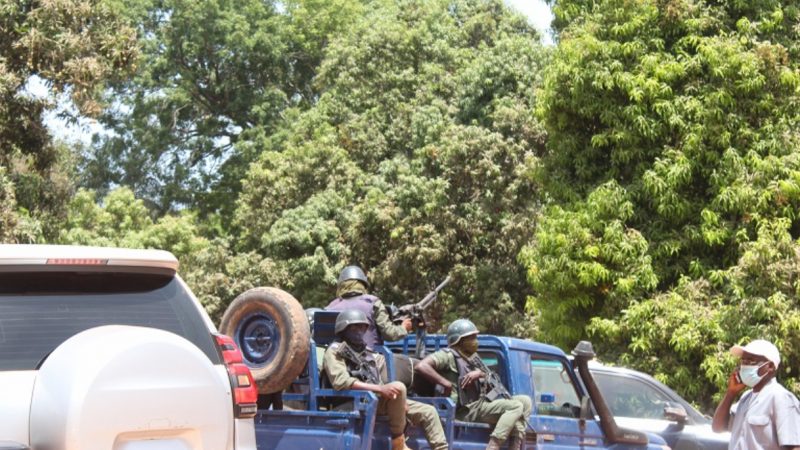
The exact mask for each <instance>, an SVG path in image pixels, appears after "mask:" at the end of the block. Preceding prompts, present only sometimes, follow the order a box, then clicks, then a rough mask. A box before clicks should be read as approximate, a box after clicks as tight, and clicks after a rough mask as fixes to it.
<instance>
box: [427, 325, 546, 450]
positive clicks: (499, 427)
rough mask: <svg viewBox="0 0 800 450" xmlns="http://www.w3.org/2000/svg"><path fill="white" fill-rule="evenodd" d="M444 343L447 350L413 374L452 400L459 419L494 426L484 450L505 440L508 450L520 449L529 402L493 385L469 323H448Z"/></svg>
mask: <svg viewBox="0 0 800 450" xmlns="http://www.w3.org/2000/svg"><path fill="white" fill-rule="evenodd" d="M447 344H448V346H449V348H447V349H444V350H439V351H437V352H435V353H433V354H431V355H428V356H427V357H425V359H423V360H422V361H420V362H419V363H418V364H417V366H416V367H415V371H416V373H418V374H420V375H421V376H423V377H425V378H426V379H428V381H430V382H431V383H434V384H436V385H438V386H439V387H440V389H441V391H442V393H443V394H444V395H445V396H449V397H450V398H451V399H453V402H455V404H456V406H457V409H456V418H457V419H458V420H463V421H467V422H482V423H488V424H494V425H495V427H494V431H493V432H492V434H491V437H490V439H489V443H488V445H487V447H486V449H487V450H497V449H499V448H500V445H502V444H503V442H506V441H508V449H509V450H519V449H520V448H521V447H522V443H523V442H524V441H525V430H526V428H527V419H528V416H530V414H531V399H530V398H529V397H527V396H525V395H515V396H513V397H511V398H505V397H506V394H507V391H506V390H505V387H503V386H495V385H494V384H495V382H498V383H499V379H500V378H499V377H498V376H497V374H494V373H493V372H492V371H491V369H489V368H488V367H486V365H485V364H483V362H482V361H481V360H480V356H479V355H478V353H477V352H478V328H477V327H476V326H475V324H474V323H472V322H471V321H469V320H467V319H458V320H456V321H455V322H453V323H451V324H450V326H449V327H447ZM501 392H502V393H501Z"/></svg>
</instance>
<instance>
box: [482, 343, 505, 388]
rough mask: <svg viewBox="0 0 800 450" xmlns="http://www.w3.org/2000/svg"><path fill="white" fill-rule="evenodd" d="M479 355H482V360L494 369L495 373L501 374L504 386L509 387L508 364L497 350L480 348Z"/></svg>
mask: <svg viewBox="0 0 800 450" xmlns="http://www.w3.org/2000/svg"><path fill="white" fill-rule="evenodd" d="M478 355H479V356H480V357H481V360H482V361H483V363H484V364H486V367H488V368H490V369H492V370H493V371H494V372H495V373H497V374H498V375H499V376H500V380H501V381H502V382H503V386H505V387H506V389H508V380H507V379H506V366H505V362H504V361H503V359H502V358H501V357H500V355H499V354H498V353H497V352H494V351H490V350H478Z"/></svg>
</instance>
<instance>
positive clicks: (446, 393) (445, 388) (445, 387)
mask: <svg viewBox="0 0 800 450" xmlns="http://www.w3.org/2000/svg"><path fill="white" fill-rule="evenodd" d="M441 386H442V396H443V397H450V394H451V393H453V383H451V382H449V381H448V382H447V384H442V385H441Z"/></svg>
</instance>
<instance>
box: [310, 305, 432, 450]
mask: <svg viewBox="0 0 800 450" xmlns="http://www.w3.org/2000/svg"><path fill="white" fill-rule="evenodd" d="M368 324H369V322H368V320H367V317H366V315H365V314H364V312H362V311H360V310H356V309H349V310H344V311H342V312H340V313H339V315H338V316H337V317H336V324H335V325H334V331H335V333H336V337H337V341H336V342H334V343H333V344H331V345H330V346H329V347H328V349H327V350H326V351H325V357H324V359H323V362H322V369H323V371H324V372H325V374H326V375H327V376H328V379H329V380H330V383H331V385H332V386H333V388H334V389H336V390H344V389H358V390H364V391H371V392H374V393H375V394H377V395H378V397H379V403H378V414H380V415H387V416H389V429H390V430H391V433H392V450H410V449H408V447H406V445H405V435H404V432H405V427H406V416H408V419H409V421H410V422H411V423H412V424H415V425H419V426H422V428H423V429H424V430H425V437H426V438H427V439H428V444H430V446H431V449H432V450H446V449H447V439H446V438H445V436H444V430H443V429H442V423H441V421H440V420H439V415H438V414H437V412H436V409H435V408H434V407H433V406H431V405H428V404H425V403H420V402H415V401H413V400H406V387H405V385H404V384H403V383H400V382H392V383H384V382H383V376H382V375H385V373H386V360H385V359H384V357H383V355H381V354H379V353H376V352H374V351H372V350H371V349H370V348H368V347H367V346H366V344H365V342H364V335H365V334H366V333H367V327H368Z"/></svg>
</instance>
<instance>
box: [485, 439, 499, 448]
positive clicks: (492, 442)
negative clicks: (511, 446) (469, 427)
mask: <svg viewBox="0 0 800 450" xmlns="http://www.w3.org/2000/svg"><path fill="white" fill-rule="evenodd" d="M486 450H500V439H497V438H491V439H489V444H488V445H487V446H486Z"/></svg>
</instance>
